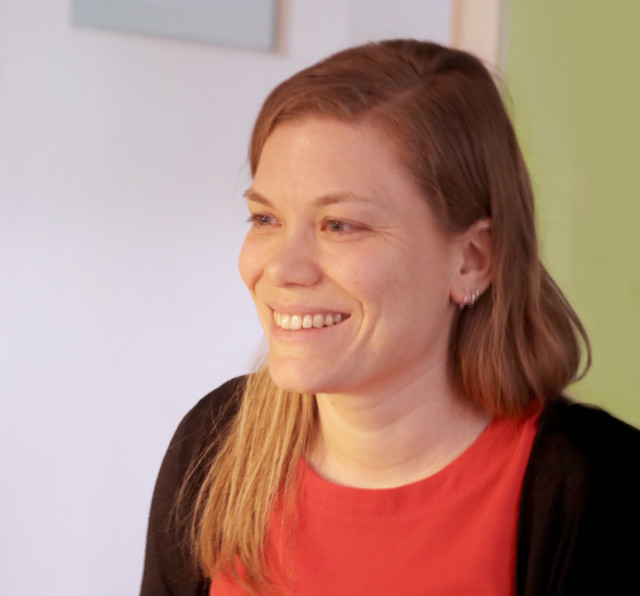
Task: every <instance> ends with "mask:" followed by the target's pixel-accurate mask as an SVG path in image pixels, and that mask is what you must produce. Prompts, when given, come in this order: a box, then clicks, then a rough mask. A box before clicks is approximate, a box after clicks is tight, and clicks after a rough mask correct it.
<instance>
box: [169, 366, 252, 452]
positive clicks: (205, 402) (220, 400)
mask: <svg viewBox="0 0 640 596" xmlns="http://www.w3.org/2000/svg"><path fill="white" fill-rule="evenodd" d="M245 381H246V377H236V378H234V379H231V380H229V381H227V382H226V383H224V384H223V385H220V387H218V388H217V389H214V390H213V391H211V392H210V393H208V394H207V395H205V396H204V397H203V398H202V399H201V400H200V401H198V403H197V404H196V405H195V406H193V408H191V410H189V412H188V413H187V414H186V415H185V417H184V418H183V419H182V421H181V422H180V424H179V425H178V428H177V429H176V432H175V434H174V436H173V438H172V440H171V444H170V445H169V452H171V451H192V450H194V449H196V450H197V449H198V448H200V447H203V446H204V445H203V443H209V442H210V441H211V440H212V439H213V438H215V436H216V435H217V434H220V433H222V432H224V430H225V429H226V428H227V426H228V425H229V423H230V422H231V420H232V419H233V417H234V415H235V414H236V412H237V410H238V407H239V404H240V399H241V397H242V393H243V391H244V386H245Z"/></svg>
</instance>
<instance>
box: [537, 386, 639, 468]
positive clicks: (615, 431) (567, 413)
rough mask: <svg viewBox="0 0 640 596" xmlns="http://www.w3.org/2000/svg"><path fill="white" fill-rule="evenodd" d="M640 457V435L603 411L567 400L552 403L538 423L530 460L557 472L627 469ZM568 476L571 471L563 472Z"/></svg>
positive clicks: (554, 400) (557, 399)
mask: <svg viewBox="0 0 640 596" xmlns="http://www.w3.org/2000/svg"><path fill="white" fill-rule="evenodd" d="M639 456H640V431H639V430H638V429H636V428H634V427H632V426H630V425H628V424H626V423H625V422H622V421H621V420H618V419H617V418H614V417H613V416H611V415H610V414H609V413H607V412H605V411H604V410H602V409H600V408H598V407H595V406H589V405H585V404H579V403H576V402H574V401H572V400H570V399H568V398H566V397H564V396H560V397H557V398H554V399H552V400H550V401H549V402H548V403H547V404H546V406H545V408H544V410H543V412H542V414H541V416H540V421H539V427H538V432H537V434H536V439H535V441H534V445H533V449H532V452H531V459H530V472H531V473H534V472H536V468H535V466H536V465H537V464H543V463H547V464H554V465H552V466H551V470H547V472H551V471H553V468H557V467H558V466H561V469H560V470H557V471H563V470H562V467H563V466H569V467H570V468H571V469H575V467H576V466H587V467H588V468H589V469H590V470H592V471H595V470H600V469H602V471H605V470H612V469H624V468H625V467H626V466H627V465H628V464H630V463H631V462H637V461H638V457H639ZM564 471H565V472H566V471H568V469H565V470H564Z"/></svg>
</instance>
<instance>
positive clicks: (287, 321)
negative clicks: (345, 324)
mask: <svg viewBox="0 0 640 596" xmlns="http://www.w3.org/2000/svg"><path fill="white" fill-rule="evenodd" d="M348 318H349V315H348V314H347V313H340V312H338V313H308V314H304V315H298V314H294V315H292V314H289V313H280V312H277V311H275V310H274V311H273V321H274V323H275V324H276V326H277V327H280V329H286V330H288V331H298V330H299V329H321V328H322V327H331V325H337V324H338V323H340V322H342V321H344V320H346V319H348Z"/></svg>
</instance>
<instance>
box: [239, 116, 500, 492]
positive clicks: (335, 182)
mask: <svg viewBox="0 0 640 596" xmlns="http://www.w3.org/2000/svg"><path fill="white" fill-rule="evenodd" d="M247 202H248V207H249V211H250V212H251V217H252V226H251V229H250V230H249V232H248V234H247V237H246V239H245V243H244V246H243V248H242V252H241V255H240V263H239V264H240V273H241V275H242V278H243V280H244V282H245V284H246V285H247V287H248V288H249V290H250V292H251V294H252V297H253V299H254V302H255V304H256V308H257V311H258V315H259V317H260V320H261V322H262V326H263V327H264V330H265V334H266V336H267V339H268V341H269V347H270V352H269V367H270V372H271V375H272V378H273V380H274V381H275V383H276V384H277V385H279V386H280V387H282V388H284V389H286V390H290V391H297V392H305V393H315V394H316V395H317V400H318V407H319V412H320V433H319V439H318V444H317V446H316V449H315V451H314V456H313V458H312V459H314V462H315V464H316V466H317V467H318V468H319V469H320V471H321V472H323V473H324V475H325V476H327V477H329V478H330V479H334V480H336V481H339V482H344V483H347V484H354V485H363V484H364V485H370V484H371V485H375V486H378V485H380V479H382V480H381V481H382V484H384V485H389V484H402V483H404V482H406V480H407V478H409V479H416V478H417V477H423V476H425V475H428V474H429V473H432V472H433V471H435V470H436V469H440V468H441V467H442V466H443V465H445V464H446V463H447V462H448V461H450V459H452V457H451V455H452V454H453V455H454V456H455V455H457V454H459V452H460V450H461V449H463V448H466V446H468V444H469V443H470V442H471V441H472V440H474V439H475V437H476V436H477V435H478V434H479V432H481V430H482V428H484V426H485V425H486V423H487V417H486V416H485V415H484V414H483V413H479V412H476V411H475V410H472V409H471V408H470V407H469V406H468V405H466V403H464V401H463V400H461V399H459V397H458V396H456V395H455V393H454V391H453V389H452V387H451V384H450V382H449V380H448V374H447V370H448V369H447V344H448V340H449V334H450V329H451V326H452V322H453V318H454V316H455V313H456V311H457V308H458V305H457V304H456V302H460V301H461V300H462V297H463V295H464V292H465V291H466V290H467V288H472V287H479V289H480V290H481V291H482V290H484V289H485V288H486V286H487V284H488V283H489V277H488V275H489V274H488V270H489V266H490V258H489V257H488V255H487V251H488V244H489V241H488V238H489V232H488V224H487V223H486V222H484V223H483V222H480V224H478V225H477V226H475V227H474V229H472V230H470V231H468V232H467V233H465V234H461V235H459V236H455V237H450V236H447V235H445V234H444V233H442V232H441V231H440V230H439V228H438V226H437V225H436V222H435V220H434V218H433V216H432V214H431V212H430V210H429V208H428V206H427V203H426V201H425V198H424V197H423V196H422V193H421V191H420V189H419V188H418V187H417V185H416V184H415V182H414V181H413V178H412V177H411V175H410V174H409V173H408V172H407V171H406V169H405V168H404V167H403V165H402V164H401V163H400V162H399V160H398V159H397V157H396V154H395V151H394V149H393V144H392V143H390V142H389V139H387V138H385V136H384V134H383V133H382V132H380V131H379V130H377V129H376V128H375V127H374V126H373V125H371V124H362V123H361V124H357V125H348V124H345V123H340V122H337V121H333V120H326V119H306V120H303V121H302V122H296V123H287V124H283V125H280V126H279V127H278V128H276V130H275V131H274V132H272V133H271V135H270V136H269V138H268V139H267V141H266V143H265V146H264V148H263V151H262V154H261V157H260V162H259V164H258V168H257V171H256V174H255V178H254V180H253V184H252V186H251V188H250V189H249V191H248V192H247ZM274 311H278V312H281V313H291V314H301V315H303V314H316V313H321V314H327V313H334V314H335V313H340V314H341V315H342V316H343V320H342V321H341V322H340V323H338V324H335V325H332V326H329V327H323V328H322V329H302V330H299V331H289V330H284V329H281V328H279V327H277V326H276V325H275V323H274V314H273V313H274ZM425 454H428V456H426V455H425ZM427 459H428V460H429V462H430V463H427V461H426V460H427ZM357 470H359V471H357ZM354 474H355V475H354ZM376 478H379V479H378V480H376Z"/></svg>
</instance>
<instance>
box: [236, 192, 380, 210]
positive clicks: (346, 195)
mask: <svg viewBox="0 0 640 596" xmlns="http://www.w3.org/2000/svg"><path fill="white" fill-rule="evenodd" d="M244 196H245V197H246V199H247V201H252V202H254V203H260V204H262V205H265V206H266V207H273V203H272V202H271V201H270V200H269V199H267V197H265V196H263V195H261V194H260V193H259V192H257V191H255V190H253V189H252V188H249V189H248V190H247V191H246V192H245V193H244ZM336 203H370V204H373V203H374V201H372V200H371V199H369V198H368V197H363V196H361V195H357V194H355V193H353V192H349V191H345V192H335V193H329V194H326V195H322V196H319V197H318V198H316V199H315V200H314V204H315V206H316V207H327V206H328V205H335V204H336Z"/></svg>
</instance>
